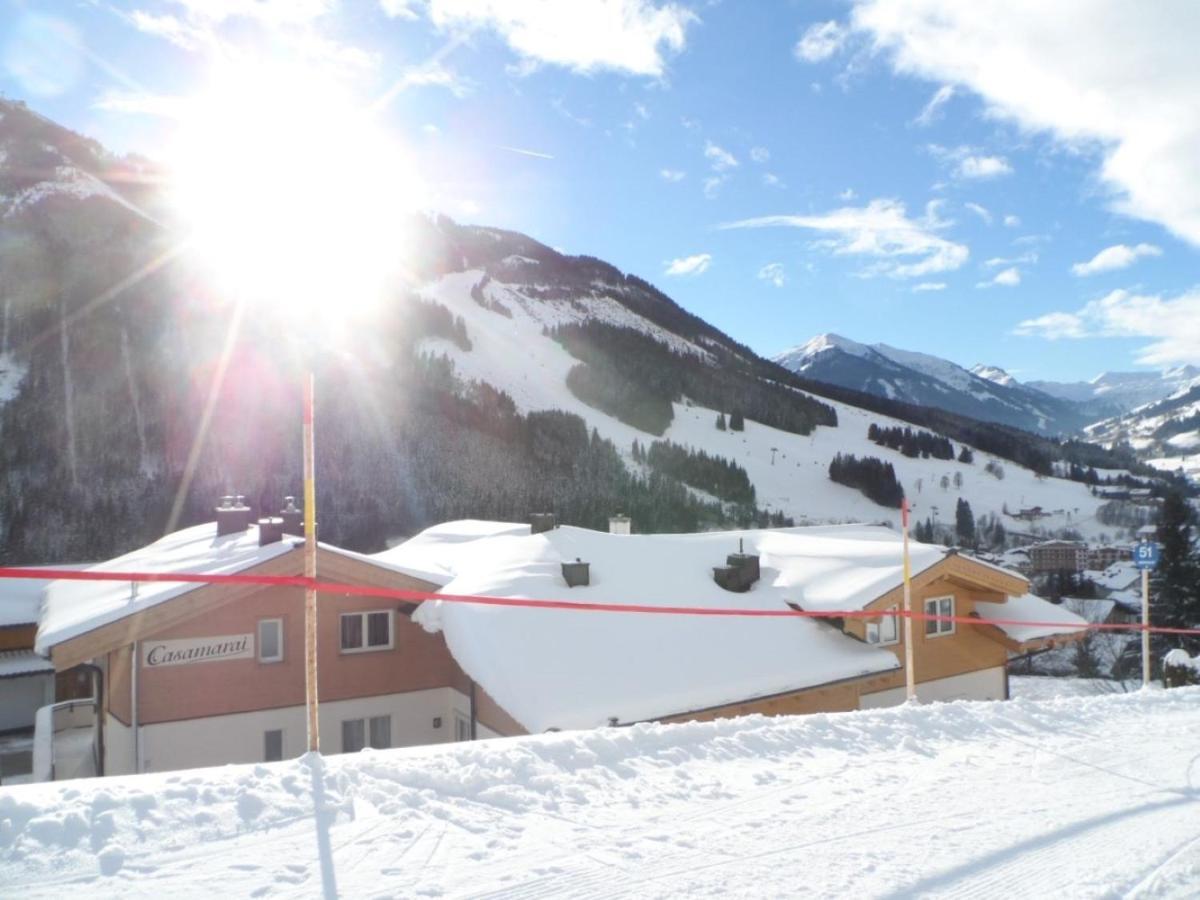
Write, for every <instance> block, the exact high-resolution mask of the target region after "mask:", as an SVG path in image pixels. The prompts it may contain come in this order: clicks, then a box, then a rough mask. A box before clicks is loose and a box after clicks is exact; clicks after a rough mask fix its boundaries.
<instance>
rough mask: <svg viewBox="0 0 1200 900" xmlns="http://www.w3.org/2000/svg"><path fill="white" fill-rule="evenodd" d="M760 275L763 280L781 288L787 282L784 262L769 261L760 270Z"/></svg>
mask: <svg viewBox="0 0 1200 900" xmlns="http://www.w3.org/2000/svg"><path fill="white" fill-rule="evenodd" d="M758 277H759V280H761V281H767V282H770V283H771V284H773V285H775V287H777V288H781V287H783V286H784V284H785V283H786V282H787V278H786V276H785V275H784V273H783V263H777V262H773V263H767V264H766V265H765V266H763V267H762V268H761V269H759V270H758Z"/></svg>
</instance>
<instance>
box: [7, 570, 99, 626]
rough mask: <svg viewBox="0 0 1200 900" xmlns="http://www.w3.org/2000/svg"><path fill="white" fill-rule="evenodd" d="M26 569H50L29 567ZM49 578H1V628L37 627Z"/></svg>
mask: <svg viewBox="0 0 1200 900" xmlns="http://www.w3.org/2000/svg"><path fill="white" fill-rule="evenodd" d="M26 568H37V569H41V568H50V567H48V566H28V567H26ZM53 568H56V569H83V568H86V566H79V565H73V566H53ZM48 584H50V579H48V578H0V628H8V627H12V626H14V625H36V624H37V620H38V611H39V610H40V609H41V606H42V592H43V591H44V590H45V589H46V585H48Z"/></svg>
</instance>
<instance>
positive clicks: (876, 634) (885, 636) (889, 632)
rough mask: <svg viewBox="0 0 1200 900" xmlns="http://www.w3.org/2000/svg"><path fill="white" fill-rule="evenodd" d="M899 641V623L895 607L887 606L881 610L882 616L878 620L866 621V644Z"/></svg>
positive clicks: (895, 642)
mask: <svg viewBox="0 0 1200 900" xmlns="http://www.w3.org/2000/svg"><path fill="white" fill-rule="evenodd" d="M899 642H900V624H899V619H898V618H897V617H896V607H895V606H889V607H888V608H887V609H885V610H884V611H883V618H882V619H880V620H879V621H878V622H868V623H867V643H868V644H897V643H899Z"/></svg>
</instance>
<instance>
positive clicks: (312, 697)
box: [303, 372, 321, 753]
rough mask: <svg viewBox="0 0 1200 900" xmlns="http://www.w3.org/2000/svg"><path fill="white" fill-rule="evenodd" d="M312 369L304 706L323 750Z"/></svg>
mask: <svg viewBox="0 0 1200 900" xmlns="http://www.w3.org/2000/svg"><path fill="white" fill-rule="evenodd" d="M314 380H315V379H314V376H313V374H312V372H309V373H307V374H306V375H305V376H304V451H303V452H304V577H305V578H306V579H308V583H307V585H306V586H305V588H304V705H305V712H306V713H307V716H308V749H309V751H310V752H312V753H319V752H320V750H321V728H320V717H319V715H318V713H317V589H316V583H317V515H316V513H317V488H316V453H315V450H314V444H313V390H314Z"/></svg>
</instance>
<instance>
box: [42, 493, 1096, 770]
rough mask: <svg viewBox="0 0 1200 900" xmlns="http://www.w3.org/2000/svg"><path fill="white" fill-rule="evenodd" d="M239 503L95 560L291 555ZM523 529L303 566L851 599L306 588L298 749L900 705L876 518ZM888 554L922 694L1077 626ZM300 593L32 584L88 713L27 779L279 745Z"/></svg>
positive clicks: (296, 554) (421, 580) (344, 578)
mask: <svg viewBox="0 0 1200 900" xmlns="http://www.w3.org/2000/svg"><path fill="white" fill-rule="evenodd" d="M239 515H242V516H243V517H242V518H240V519H239V518H238V517H237V516H233V518H234V519H237V521H231V517H230V513H229V511H228V510H225V509H219V510H218V518H219V520H218V522H217V523H210V524H208V525H201V526H196V527H194V528H188V529H184V530H183V531H180V532H176V533H175V534H172V535H168V536H167V537H165V538H163V539H161V540H160V541H157V542H155V543H154V544H151V545H150V546H148V547H145V548H142V549H141V550H137V551H134V552H133V553H130V554H127V555H125V556H123V557H119V558H117V559H113V560H110V561H108V562H105V563H102V564H100V565H99V566H96V567H94V569H95V570H96V571H98V572H104V571H109V572H113V571H121V572H124V571H149V572H188V573H197V574H207V573H211V574H216V575H230V574H238V573H240V574H253V575H266V576H271V575H274V576H295V575H299V574H300V573H301V572H302V570H303V558H302V543H301V541H300V540H299V539H298V538H296V537H294V536H292V535H288V534H280V529H279V527H278V525H277V524H276V523H275V522H272V521H271V520H262V521H261V522H260V523H259V524H258V525H254V524H251V523H250V520H249V516H248V510H247V511H245V514H239ZM538 529H539V530H538V532H537V533H533V530H531V528H530V526H529V525H520V524H509V523H495V522H475V521H465V522H452V523H447V524H446V525H442V526H437V527H435V528H431V529H428V530H426V531H424V532H422V533H421V534H419V535H417V536H416V537H415V538H413V539H411V540H409V541H406V542H405V543H403V544H401V545H399V546H397V547H394V548H392V549H390V550H387V551H384V552H383V553H380V554H376V555H374V556H366V555H362V554H357V553H352V552H349V551H345V550H341V549H338V548H336V547H331V546H328V545H324V544H322V545H320V547H319V550H318V571H319V572H320V578H321V580H322V582H324V583H327V584H344V585H347V586H352V587H355V586H357V587H362V588H368V589H375V588H383V589H399V590H402V591H411V592H433V591H441V592H445V593H446V594H455V595H482V596H488V597H522V598H534V599H566V600H572V601H582V602H585V603H589V602H590V603H626V604H637V605H641V606H643V607H645V606H686V607H693V608H695V607H711V608H728V607H734V608H737V607H744V608H746V609H748V610H763V611H769V612H773V613H775V614H777V613H781V612H782V613H787V612H788V611H789V610H795V611H800V612H805V611H807V612H813V613H825V614H830V615H836V614H837V613H839V612H862V613H870V614H871V615H867V616H865V617H858V616H845V617H841V616H839V617H837V618H807V617H801V616H787V615H785V616H783V617H780V616H778V615H774V614H772V615H769V616H755V617H736V616H735V617H729V616H704V615H695V614H688V615H673V614H649V613H645V612H643V613H616V612H599V611H573V610H562V609H531V608H523V607H498V606H495V605H478V604H466V603H447V602H443V601H438V600H433V601H430V600H426V601H423V602H422V601H420V599H418V600H417V601H415V602H410V601H408V600H393V599H383V598H380V597H370V596H358V595H355V594H348V593H340V594H339V593H336V592H334V593H321V594H320V595H319V610H320V613H319V622H318V632H319V673H320V716H321V749H322V752H324V753H338V752H353V751H356V750H359V749H362V748H364V747H376V748H386V747H400V746H407V745H414V744H428V743H436V742H443V741H455V740H469V739H472V738H474V737H499V736H506V735H515V734H522V733H527V732H540V731H544V730H547V729H557V728H590V727H602V726H607V725H612V724H618V725H623V724H629V723H634V722H641V721H684V720H694V719H711V718H718V717H725V716H738V715H745V714H749V713H762V714H767V715H781V714H794V713H806V712H818V711H836V710H853V709H865V708H869V707H876V706H887V705H892V704H896V703H900V702H903V700H904V672H903V662H904V656H905V652H906V647H905V644H904V639H903V623H902V619H901V617H900V616H898V615H897V612H898V610H899V609H900V604H901V602H902V601H901V592H902V585H901V568H902V567H901V543H900V539H899V537H898V536H897V535H896V534H895V532H893V531H892V530H891V529H888V528H884V527H871V526H837V527H821V528H793V529H778V530H765V531H745V532H726V533H715V534H691V535H637V534H627V533H621V532H625V531H626V528H625V523H624V522H619V523H617V525H616V527H614V529H613V530H614V532H617V533H605V532H595V531H589V530H587V529H581V528H572V527H554V525H553V521H552V519H550V518H549V517H543V518H542V519H539V526H538ZM912 571H913V578H912V587H913V607H914V610H916V611H917V612H924V613H927V614H929V615H931V616H942V617H945V618H944V619H943V620H941V621H936V620H929V621H917V622H915V623H914V627H913V633H914V642H915V644H916V678H917V682H918V694H919V696H920V698H921V699H923V700H950V699H1004V698H1006V697H1007V696H1008V674H1007V666H1006V662H1007V657H1008V654H1009V653H1010V652H1025V651H1028V650H1031V649H1035V648H1040V647H1045V646H1051V645H1054V644H1057V643H1061V642H1065V641H1070V640H1073V639H1075V638H1076V637H1078V636H1079V635H1080V634H1081V633H1082V632H1081V630H1080V629H1081V627H1082V626H1083V625H1084V622H1083V620H1082V619H1081V618H1079V617H1078V616H1075V615H1073V614H1072V613H1070V612H1068V611H1067V610H1064V609H1063V608H1061V607H1058V606H1054V605H1052V604H1049V603H1046V602H1045V601H1043V600H1040V599H1039V598H1037V597H1034V596H1032V595H1031V594H1029V584H1028V582H1027V581H1026V580H1025V578H1023V577H1022V576H1020V575H1017V574H1015V573H1012V572H1009V571H1005V570H1004V569H1001V568H998V567H996V566H992V565H988V564H986V563H983V562H979V561H976V560H972V559H968V558H966V557H964V556H960V555H958V554H956V553H955V552H953V551H948V550H946V549H945V548H943V547H934V546H928V545H921V544H916V545H914V547H913V553H912ZM302 596H303V594H302V590H301V589H300V588H298V587H295V586H291V585H270V586H262V585H246V584H219V583H216V584H204V583H172V582H152V583H143V584H139V585H136V586H135V585H132V584H129V583H125V582H112V581H96V582H86V581H82V582H81V581H63V582H54V583H51V584H50V585H49V586H48V587H47V588H46V589H45V592H44V599H43V603H42V615H41V620H40V625H39V628H38V632H37V640H36V646H37V650H38V652H39V653H41V654H43V655H46V656H48V657H49V659H50V660H51V662H52V664H53V666H54V668H55V669H57V670H58V671H60V672H64V671H70V670H72V669H73V668H74V667H76V666H79V665H81V664H84V665H87V666H89V667H91V669H92V670H93V671H95V672H96V673H97V674H98V694H97V698H98V699H97V702H96V706H97V707H98V708H99V711H100V714H99V715H98V716H96V717H95V718H94V719H92V720H89V719H88V718H87V717H86V716H84V715H82V714H80V715H79V716H78V717H77V718H72V719H71V720H70V721H67V722H66V723H65V724H64V727H62V728H59V727H57V726H56V727H55V728H54V731H55V734H54V737H53V740H51V739H50V737H49V735H45V734H39V736H38V740H37V746H40V747H43V748H44V749H43V752H42V757H43V759H42V763H41V767H40V768H39V764H38V763H37V761H36V760H35V774H37V773H38V772H41V777H56V776H57V777H63V775H64V774H71V775H80V774H90V773H89V772H87V771H84V770H83V769H82V768H81V767H80V762H79V761H80V759H81V758H94V759H95V760H96V765H95V771H96V772H97V773H100V774H107V775H112V774H122V773H129V772H147V771H163V770H168V769H180V768H188V767H194V766H205V765H217V764H222V763H237V762H254V761H270V760H277V759H283V758H287V757H295V756H297V755H299V754H300V753H302V752H303V750H304V749H305V715H304V667H303V648H304V630H303V626H304V621H303V618H304V617H303V603H302ZM956 618H963V619H970V620H972V621H971V622H970V623H968V622H966V621H955V619H956ZM1011 619H1029V620H1034V621H1038V622H1043V623H1046V622H1049V623H1051V624H1049V625H1042V626H1038V627H1030V626H1013V625H1011V624H1010V623H1009V622H1008V621H1007V620H1011ZM993 620H994V624H988V623H989V622H990V621H993ZM975 622H978V623H979V624H975ZM47 748H48V749H47ZM35 749H36V748H35ZM72 754H74V756H73V755H72ZM81 754H82V756H81ZM35 756H36V753H35Z"/></svg>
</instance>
